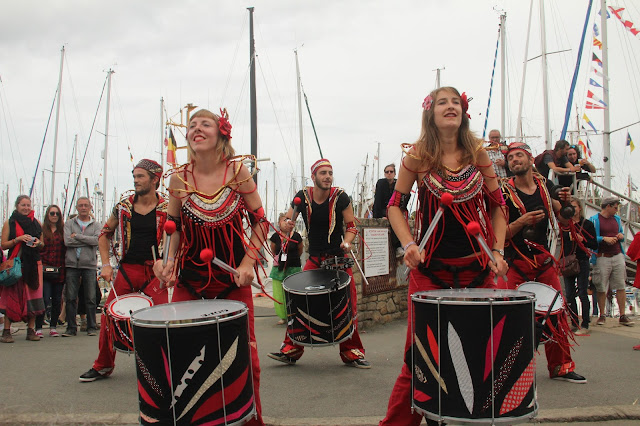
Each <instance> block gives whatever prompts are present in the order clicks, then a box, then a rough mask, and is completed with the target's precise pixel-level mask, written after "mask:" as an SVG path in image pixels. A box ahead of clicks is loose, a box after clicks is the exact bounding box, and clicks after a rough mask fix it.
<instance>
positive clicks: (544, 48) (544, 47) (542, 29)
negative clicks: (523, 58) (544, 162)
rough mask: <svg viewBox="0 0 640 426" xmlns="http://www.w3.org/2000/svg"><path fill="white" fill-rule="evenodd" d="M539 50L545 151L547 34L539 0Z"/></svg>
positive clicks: (548, 141)
mask: <svg viewBox="0 0 640 426" xmlns="http://www.w3.org/2000/svg"><path fill="white" fill-rule="evenodd" d="M540 49H541V50H542V54H541V61H540V62H541V65H542V106H543V109H544V142H545V146H546V149H551V136H550V135H549V94H548V93H547V87H548V73H547V32H546V23H545V19H544V0H540Z"/></svg>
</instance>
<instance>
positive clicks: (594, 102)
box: [578, 6, 640, 157]
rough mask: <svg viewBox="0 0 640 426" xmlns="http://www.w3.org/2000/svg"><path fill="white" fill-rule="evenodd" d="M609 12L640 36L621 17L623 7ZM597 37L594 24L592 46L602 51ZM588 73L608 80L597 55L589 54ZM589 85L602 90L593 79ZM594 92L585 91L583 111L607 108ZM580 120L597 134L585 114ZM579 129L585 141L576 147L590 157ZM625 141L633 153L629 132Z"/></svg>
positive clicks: (608, 15) (589, 147) (608, 16)
mask: <svg viewBox="0 0 640 426" xmlns="http://www.w3.org/2000/svg"><path fill="white" fill-rule="evenodd" d="M609 10H610V11H611V13H612V14H613V15H614V16H615V17H616V18H618V20H619V21H620V23H621V24H622V25H623V26H624V28H625V29H627V30H628V31H629V32H631V34H633V35H634V36H637V35H638V34H640V30H639V29H637V28H636V27H635V24H634V23H633V22H631V21H629V20H627V19H624V18H623V17H622V12H623V11H624V8H623V7H622V8H618V9H616V8H614V7H613V6H609ZM609 10H608V11H607V19H609V18H610V17H611V13H609ZM599 37H600V30H599V29H598V24H597V23H595V22H594V24H593V45H594V46H595V48H597V49H598V50H600V51H602V41H600V39H599ZM590 73H593V74H595V76H597V77H600V78H601V79H603V80H604V79H608V78H609V77H608V76H606V75H605V74H604V73H603V72H602V60H601V59H600V58H599V57H598V55H597V54H596V53H595V52H593V53H592V54H591V69H590ZM589 85H590V86H593V87H594V88H597V89H602V90H604V87H603V85H602V84H601V83H600V82H598V80H596V79H595V78H592V77H589ZM595 90H596V89H587V100H586V102H585V109H594V110H598V109H605V108H608V105H607V104H606V103H605V102H604V101H603V100H602V99H600V97H599V96H598V95H597V94H596V93H594V91H595ZM582 119H583V120H584V122H585V123H586V124H587V126H589V127H591V129H592V130H593V131H594V132H595V133H596V134H597V133H598V129H596V126H595V125H594V124H593V122H592V121H591V120H590V119H589V117H588V116H587V114H586V113H584V114H583V115H582ZM581 129H582V131H583V132H584V135H585V136H584V137H585V139H586V141H583V140H582V136H581V137H580V138H579V139H578V146H579V147H580V149H581V150H582V154H583V156H584V157H590V156H591V154H592V152H591V146H590V140H589V135H588V133H587V129H585V127H584V126H581ZM626 141H627V142H626V146H628V147H629V149H630V152H633V150H634V149H635V146H634V145H633V140H632V139H631V134H630V133H629V131H627V139H626Z"/></svg>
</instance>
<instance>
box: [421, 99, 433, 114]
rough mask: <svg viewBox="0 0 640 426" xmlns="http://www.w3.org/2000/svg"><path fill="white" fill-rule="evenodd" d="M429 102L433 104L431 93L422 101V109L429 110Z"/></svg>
mask: <svg viewBox="0 0 640 426" xmlns="http://www.w3.org/2000/svg"><path fill="white" fill-rule="evenodd" d="M431 104H433V98H432V97H431V95H428V96H427V97H426V98H424V101H423V102H422V109H424V110H425V111H429V110H430V109H431Z"/></svg>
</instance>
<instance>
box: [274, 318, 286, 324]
mask: <svg viewBox="0 0 640 426" xmlns="http://www.w3.org/2000/svg"><path fill="white" fill-rule="evenodd" d="M284 324H285V321H284V320H283V319H281V320H279V321H278V322H277V323H276V325H284Z"/></svg>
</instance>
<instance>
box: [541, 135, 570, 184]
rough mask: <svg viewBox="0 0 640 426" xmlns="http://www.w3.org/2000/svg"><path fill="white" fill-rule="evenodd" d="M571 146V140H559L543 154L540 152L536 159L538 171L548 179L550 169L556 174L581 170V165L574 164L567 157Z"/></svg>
mask: <svg viewBox="0 0 640 426" xmlns="http://www.w3.org/2000/svg"><path fill="white" fill-rule="evenodd" d="M569 146H570V145H569V142H567V141H565V140H559V141H558V142H556V145H555V146H554V148H553V149H548V150H546V151H544V152H542V153H541V154H538V155H537V156H536V158H535V160H534V164H535V166H536V169H538V173H540V174H541V175H542V176H543V177H544V178H545V179H548V178H549V171H550V170H553V172H554V173H556V174H558V173H571V172H579V171H580V166H574V165H573V164H571V163H570V162H569V159H568V158H567V151H569Z"/></svg>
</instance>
